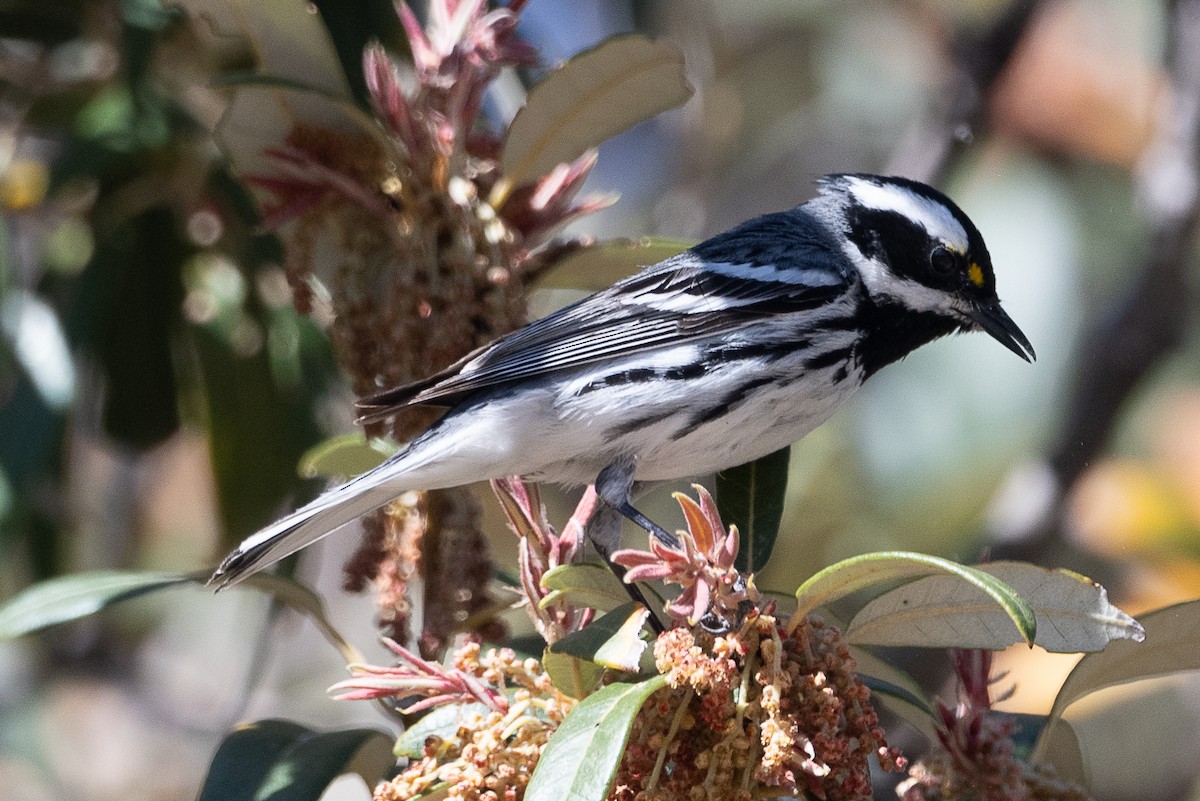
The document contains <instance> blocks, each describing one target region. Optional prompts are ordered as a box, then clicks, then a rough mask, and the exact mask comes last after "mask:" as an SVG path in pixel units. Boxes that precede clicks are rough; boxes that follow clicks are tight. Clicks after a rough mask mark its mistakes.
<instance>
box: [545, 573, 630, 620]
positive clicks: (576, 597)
mask: <svg viewBox="0 0 1200 801" xmlns="http://www.w3.org/2000/svg"><path fill="white" fill-rule="evenodd" d="M542 587H543V588H544V589H547V590H550V593H549V594H548V595H547V596H546V597H545V598H543V599H542V600H541V602H540V603H539V604H538V606H540V607H541V608H542V609H545V608H546V607H547V606H549V605H550V604H552V603H555V602H556V601H563V602H565V603H567V604H570V605H571V606H586V607H589V608H591V609H599V610H601V611H608V610H610V609H615V608H616V607H618V606H621V605H622V604H625V603H628V602H629V594H628V593H627V592H625V587H624V585H622V583H621V580H620V579H619V578H617V577H616V576H615V575H614V574H613V572H612V571H611V570H609V569H608V568H606V567H604V566H603V565H595V564H589V563H578V564H570V565H559V566H558V567H555V568H551V569H550V570H549V571H548V572H547V573H546V574H545V575H544V576H542Z"/></svg>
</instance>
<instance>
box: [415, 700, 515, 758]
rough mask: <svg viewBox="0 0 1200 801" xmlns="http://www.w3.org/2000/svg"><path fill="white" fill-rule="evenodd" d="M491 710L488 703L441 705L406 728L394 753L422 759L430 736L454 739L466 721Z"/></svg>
mask: <svg viewBox="0 0 1200 801" xmlns="http://www.w3.org/2000/svg"><path fill="white" fill-rule="evenodd" d="M490 711H491V708H490V707H488V705H487V704H479V703H472V704H451V705H449V706H439V707H437V708H435V709H434V710H433V711H432V712H430V713H429V714H428V715H426V716H425V717H423V718H421V719H420V720H418V721H417V722H416V723H414V724H413V725H411V726H409V727H408V728H407V729H405V730H404V733H403V734H401V735H400V739H398V740H396V745H395V746H394V747H393V748H392V753H393V754H395V755H396V756H398V757H408V758H409V759H420V758H421V757H422V755H423V753H424V750H425V740H426V739H427V738H428V737H440V738H441V739H443V740H453V739H454V737H455V735H456V734H457V733H458V730H459V728H460V727H461V726H462V725H463V724H464V723H467V722H468V721H470V720H471V719H472V718H475V717H479V716H482V715H486V714H487V713H488V712H490Z"/></svg>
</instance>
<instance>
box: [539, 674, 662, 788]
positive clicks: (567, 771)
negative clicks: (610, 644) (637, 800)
mask: <svg viewBox="0 0 1200 801" xmlns="http://www.w3.org/2000/svg"><path fill="white" fill-rule="evenodd" d="M666 683H667V680H666V677H665V676H655V677H653V678H651V679H647V680H646V681H643V682H638V683H637V684H625V683H620V682H618V683H616V684H610V685H608V686H607V687H604V688H603V689H601V690H599V691H597V692H595V693H593V694H591V695H589V696H588V697H587V698H584V699H583V700H582V701H580V702H579V703H578V704H577V705H576V706H575V708H574V709H572V710H571V714H569V715H567V719H566V720H564V721H563V723H562V725H561V726H559V727H558V731H556V732H555V733H554V734H553V735H551V737H550V742H548V743H547V744H546V749H545V750H544V751H543V752H542V758H541V759H539V760H538V763H537V767H536V768H534V771H533V776H532V778H530V780H529V786H528V787H527V788H526V789H525V801H563V799H570V800H571V801H574V800H575V799H578V800H579V801H599V800H600V799H602V798H604V797H605V796H607V795H608V790H609V787H610V785H612V780H613V776H615V775H616V772H617V766H618V765H619V764H620V763H621V757H622V755H623V754H624V753H625V743H626V742H627V741H628V740H629V732H630V731H631V730H632V728H633V721H634V718H636V717H637V714H638V712H639V711H640V710H641V708H642V705H643V704H645V703H646V699H648V698H649V697H650V696H651V695H653V694H654V693H655V692H656V691H658V690H659V689H661V688H662V687H664V686H666Z"/></svg>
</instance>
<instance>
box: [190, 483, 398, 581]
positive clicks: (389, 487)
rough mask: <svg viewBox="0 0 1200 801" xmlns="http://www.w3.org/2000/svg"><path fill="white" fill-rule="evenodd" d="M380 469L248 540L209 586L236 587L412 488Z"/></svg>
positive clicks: (336, 489)
mask: <svg viewBox="0 0 1200 801" xmlns="http://www.w3.org/2000/svg"><path fill="white" fill-rule="evenodd" d="M383 467H384V465H381V466H380V467H379V468H376V469H374V470H370V471H368V472H366V473H364V474H362V475H361V476H359V477H357V478H354V479H351V480H350V481H348V482H346V483H345V484H342V485H341V486H339V487H335V488H333V489H331V490H329V491H328V492H326V493H324V494H322V495H321V496H320V497H318V498H317V499H316V500H314V501H313V502H312V503H310V504H308V505H307V506H303V507H301V508H300V509H297V510H296V511H295V512H293V513H291V514H290V515H288V516H287V517H285V518H283V519H282V520H279V521H277V522H275V523H272V524H271V525H270V526H267V527H266V528H264V529H262V530H261V531H259V532H258V533H256V534H254V535H253V536H251V537H248V538H247V539H245V540H244V541H243V542H242V543H241V544H240V545H238V547H237V548H235V549H234V550H233V552H232V553H230V554H229V555H228V556H226V557H225V559H224V561H222V562H221V566H220V567H218V568H217V570H216V572H214V573H213V574H212V577H211V578H210V579H209V580H208V583H209V584H216V586H217V589H218V590H221V589H224V588H225V587H229V586H232V585H234V584H237V583H238V582H239V581H241V580H242V579H245V578H247V577H249V576H252V575H254V574H255V573H257V572H259V571H260V570H263V569H265V568H267V567H270V566H271V565H273V564H275V563H276V562H278V561H279V560H280V559H283V558H284V557H285V556H290V555H291V554H293V553H295V552H296V551H298V550H300V549H301V548H303V547H305V546H306V545H310V544H312V543H314V542H316V541H317V540H319V539H321V538H322V537H324V536H326V535H327V534H330V533H332V532H333V531H335V530H336V529H338V528H339V527H341V526H342V525H344V524H346V523H349V522H350V521H351V520H354V519H355V518H357V517H359V516H360V515H363V514H366V513H367V512H369V511H371V510H373V509H375V508H377V507H380V506H383V505H384V504H385V503H387V502H389V501H391V500H392V499H394V498H395V497H396V496H398V495H400V494H401V493H403V492H404V491H406V490H407V489H411V488H412V487H411V486H407V485H408V484H409V482H408V481H405V482H403V483H401V482H399V481H398V480H397V472H396V471H394V470H385V469H381V468H383Z"/></svg>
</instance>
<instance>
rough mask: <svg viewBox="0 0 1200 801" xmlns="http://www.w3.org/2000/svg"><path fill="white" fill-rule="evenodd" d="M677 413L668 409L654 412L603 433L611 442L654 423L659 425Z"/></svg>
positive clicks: (675, 410)
mask: <svg viewBox="0 0 1200 801" xmlns="http://www.w3.org/2000/svg"><path fill="white" fill-rule="evenodd" d="M677 411H679V410H678V409H668V410H666V411H661V412H654V413H653V414H647V415H644V416H642V417H638V418H636V419H634V420H630V421H628V422H626V423H622V424H621V425H618V426H613V427H612V428H610V429H608V430H607V431H606V432H605V438H606V439H609V440H613V439H617V438H618V437H623V436H625V435H626V434H632V433H633V432H634V431H640V430H642V429H644V428H647V427H649V426H652V425H654V424H655V423H661V422H662V421H663V420H666V419H667V418H668V417H670V416H671V415H673V414H675V413H676V412H677Z"/></svg>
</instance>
